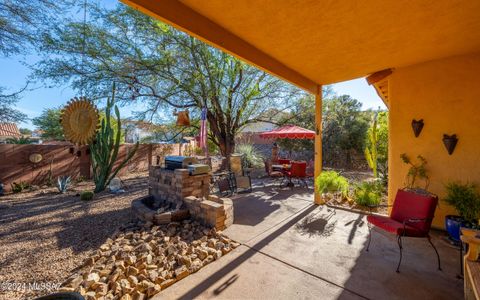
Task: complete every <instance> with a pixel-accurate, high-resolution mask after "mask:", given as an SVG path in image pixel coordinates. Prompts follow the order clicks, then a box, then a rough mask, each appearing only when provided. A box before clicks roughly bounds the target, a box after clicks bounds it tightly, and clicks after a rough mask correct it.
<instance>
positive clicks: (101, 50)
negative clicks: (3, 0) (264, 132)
mask: <svg viewBox="0 0 480 300" xmlns="http://www.w3.org/2000/svg"><path fill="white" fill-rule="evenodd" d="M88 11H89V14H88V15H89V18H88V23H87V26H86V30H85V32H86V34H85V35H84V34H83V33H84V29H85V27H84V24H82V23H75V22H71V23H69V24H66V25H64V26H60V27H57V28H56V30H54V31H52V32H51V33H50V34H49V35H46V36H45V37H44V43H43V45H42V49H43V50H44V53H45V56H44V57H43V60H42V61H41V62H40V63H39V64H37V65H36V72H35V73H36V75H37V76H38V77H40V78H43V79H45V80H49V81H54V82H56V83H59V84H62V83H71V84H72V87H73V88H75V89H82V90H84V91H85V92H86V93H87V95H88V96H89V98H92V99H94V98H95V97H101V96H102V95H103V94H105V92H106V90H107V88H108V86H109V83H110V82H111V81H112V80H114V81H115V82H117V88H118V93H117V98H118V100H119V102H120V103H128V104H132V102H133V103H136V102H141V104H142V107H143V109H142V111H140V112H139V113H138V117H139V118H141V119H147V120H154V121H158V122H162V123H168V122H171V121H172V111H173V109H174V108H176V109H178V110H182V109H187V108H188V109H189V110H190V113H191V114H190V115H191V116H193V118H198V117H199V114H200V109H201V108H202V107H207V109H208V114H207V119H208V124H209V129H210V132H209V138H210V140H211V141H212V142H213V143H214V144H216V145H217V146H218V147H219V149H220V150H221V153H222V155H224V156H228V155H230V153H232V151H234V148H235V142H234V137H235V135H236V134H237V133H238V132H239V130H240V129H241V128H242V127H243V126H245V125H247V124H249V123H253V122H256V121H259V120H262V121H271V119H272V118H273V117H275V116H274V114H273V115H272V114H268V113H267V112H269V111H275V114H276V113H279V112H282V111H285V110H288V108H289V107H290V105H292V104H293V100H294V99H295V97H296V96H297V95H298V94H299V93H300V91H299V90H298V89H296V88H293V87H292V86H291V85H289V84H286V83H285V82H283V81H281V80H279V79H277V78H275V77H273V76H270V75H268V74H266V73H265V72H263V71H261V70H259V69H257V68H254V67H252V66H250V65H248V64H245V63H244V62H242V61H240V60H238V59H236V58H234V57H232V56H231V55H228V54H226V53H223V52H221V51H219V50H217V49H215V48H213V47H210V46H208V45H206V44H205V43H203V42H201V41H199V40H197V39H195V38H193V37H190V36H188V35H186V34H184V33H182V32H180V31H178V30H176V29H174V28H172V27H170V26H168V25H166V24H164V23H161V22H159V21H158V20H155V19H153V18H151V17H149V16H146V15H144V14H142V13H139V12H137V11H135V10H133V9H131V8H129V7H126V6H124V5H122V4H120V5H118V6H117V7H116V8H115V9H112V10H107V9H104V8H99V7H96V6H89V10H88ZM84 37H85V42H86V43H85V51H83V41H84ZM82 53H85V56H84V57H83V58H82V55H81V54H82ZM51 54H55V55H54V56H52V55H51ZM272 108H275V110H271V109H272Z"/></svg>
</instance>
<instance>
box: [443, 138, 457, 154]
mask: <svg viewBox="0 0 480 300" xmlns="http://www.w3.org/2000/svg"><path fill="white" fill-rule="evenodd" d="M442 140H443V144H444V145H445V148H446V149H447V152H448V154H449V155H452V153H453V151H454V150H455V147H456V146H457V142H458V138H457V135H456V134H452V135H448V134H444V135H443V139H442Z"/></svg>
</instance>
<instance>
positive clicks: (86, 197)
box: [80, 191, 93, 201]
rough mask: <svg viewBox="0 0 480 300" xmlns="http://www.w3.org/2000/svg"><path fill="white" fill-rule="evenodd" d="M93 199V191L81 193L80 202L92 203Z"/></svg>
mask: <svg viewBox="0 0 480 300" xmlns="http://www.w3.org/2000/svg"><path fill="white" fill-rule="evenodd" d="M92 199H93V192H92V191H83V192H81V193H80V200H83V201H90V200H92Z"/></svg>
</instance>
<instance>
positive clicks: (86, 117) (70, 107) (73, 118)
mask: <svg viewBox="0 0 480 300" xmlns="http://www.w3.org/2000/svg"><path fill="white" fill-rule="evenodd" d="M99 121H100V116H99V114H98V110H97V108H96V107H95V105H93V103H92V102H91V101H90V100H88V99H87V98H85V97H80V98H77V97H75V98H73V99H71V100H70V101H69V102H68V103H67V105H66V106H65V107H64V108H63V110H62V117H61V119H60V123H61V124H62V127H63V133H64V135H65V139H67V140H68V141H70V142H72V143H74V144H76V145H86V144H88V143H89V142H91V141H92V140H93V139H94V137H95V133H96V132H97V129H98V126H99Z"/></svg>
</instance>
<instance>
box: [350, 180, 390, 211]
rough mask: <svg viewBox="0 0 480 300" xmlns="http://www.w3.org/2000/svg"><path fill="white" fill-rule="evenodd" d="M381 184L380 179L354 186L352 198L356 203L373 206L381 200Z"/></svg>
mask: <svg viewBox="0 0 480 300" xmlns="http://www.w3.org/2000/svg"><path fill="white" fill-rule="evenodd" d="M383 189H384V187H383V184H382V183H381V182H380V181H365V182H362V183H360V184H358V185H356V186H355V189H354V190H353V200H354V201H355V202H356V203H357V204H358V205H364V206H375V205H379V204H380V202H381V201H382V195H383V191H384V190H383Z"/></svg>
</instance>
